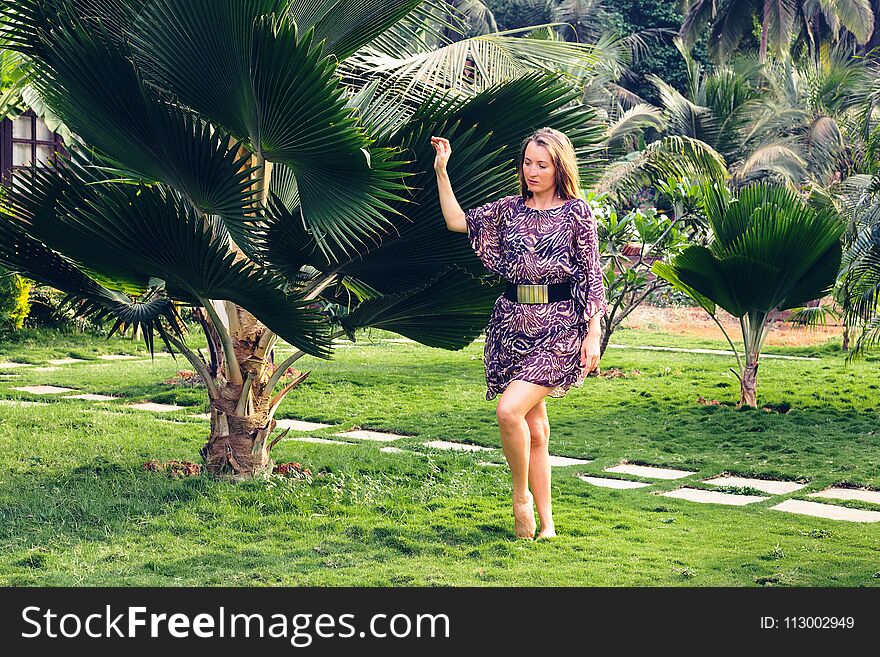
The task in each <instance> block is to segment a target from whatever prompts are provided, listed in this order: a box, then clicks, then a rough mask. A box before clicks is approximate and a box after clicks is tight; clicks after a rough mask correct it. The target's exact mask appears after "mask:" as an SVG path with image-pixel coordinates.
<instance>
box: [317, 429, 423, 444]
mask: <svg viewBox="0 0 880 657" xmlns="http://www.w3.org/2000/svg"><path fill="white" fill-rule="evenodd" d="M333 435H334V436H342V437H343V438H356V439H357V440H374V441H377V442H391V441H392V440H400V439H401V438H406V436H401V435H398V434H396V433H382V432H381V431H367V430H365V429H364V430H362V429H358V430H356V431H343V432H341V433H334V434H333Z"/></svg>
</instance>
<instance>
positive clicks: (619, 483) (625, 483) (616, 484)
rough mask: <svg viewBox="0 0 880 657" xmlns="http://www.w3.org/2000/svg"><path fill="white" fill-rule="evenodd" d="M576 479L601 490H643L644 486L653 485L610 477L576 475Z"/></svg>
mask: <svg viewBox="0 0 880 657" xmlns="http://www.w3.org/2000/svg"><path fill="white" fill-rule="evenodd" d="M578 479H580V480H581V481H586V482H587V483H588V484H593V485H594V486H601V487H602V488H643V487H645V486H653V484H649V483H648V482H645V481H629V480H627V479H612V478H611V477H590V476H588V475H578Z"/></svg>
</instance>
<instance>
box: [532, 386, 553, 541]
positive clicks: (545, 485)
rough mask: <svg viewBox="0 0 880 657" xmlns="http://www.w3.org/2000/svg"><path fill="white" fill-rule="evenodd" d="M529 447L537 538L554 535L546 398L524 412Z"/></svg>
mask: <svg viewBox="0 0 880 657" xmlns="http://www.w3.org/2000/svg"><path fill="white" fill-rule="evenodd" d="M526 422H527V423H528V425H529V434H530V436H531V447H530V452H529V488H531V491H532V495H534V497H535V506H536V507H538V518H539V519H540V521H541V532H540V533H539V534H538V538H551V537H553V536H556V528H555V527H554V525H553V504H552V502H551V498H550V453H549V448H548V445H549V441H550V420H549V419H548V418H547V400H546V399H542V400H541V401H540V402H538V403H537V404H535V405H534V406H533V407H532V409H531V410H530V411H529V412H528V413H526Z"/></svg>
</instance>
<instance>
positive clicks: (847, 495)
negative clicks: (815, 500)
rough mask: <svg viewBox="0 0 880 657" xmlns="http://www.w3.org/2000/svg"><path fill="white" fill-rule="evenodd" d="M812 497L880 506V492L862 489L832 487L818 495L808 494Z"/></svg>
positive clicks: (817, 493)
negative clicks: (855, 501)
mask: <svg viewBox="0 0 880 657" xmlns="http://www.w3.org/2000/svg"><path fill="white" fill-rule="evenodd" d="M808 495H809V496H810V497H827V498H831V499H833V500H860V501H862V502H871V503H872V504H880V490H864V489H861V488H840V487H839V486H831V487H830V488H826V489H825V490H820V491H818V492H816V493H808Z"/></svg>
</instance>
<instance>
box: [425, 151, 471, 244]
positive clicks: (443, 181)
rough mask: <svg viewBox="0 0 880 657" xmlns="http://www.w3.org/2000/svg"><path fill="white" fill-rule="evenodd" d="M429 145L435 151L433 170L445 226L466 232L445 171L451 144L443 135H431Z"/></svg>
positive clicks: (463, 220) (463, 219) (462, 215)
mask: <svg viewBox="0 0 880 657" xmlns="http://www.w3.org/2000/svg"><path fill="white" fill-rule="evenodd" d="M431 145H432V146H433V147H434V150H435V151H436V152H437V155H436V156H435V157H434V171H435V173H436V174H437V192H438V194H439V195H440V211H441V212H442V213H443V219H444V220H445V221H446V227H447V228H448V229H449V230H451V231H453V232H456V233H466V232H467V224H466V223H465V217H464V210H462V209H461V206H460V205H459V204H458V201H457V200H455V194H454V193H453V191H452V183H451V182H450V181H449V174H448V173H447V171H446V163H447V162H449V156H450V155H452V146H451V145H450V144H449V140H448V139H444V138H443V137H431Z"/></svg>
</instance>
